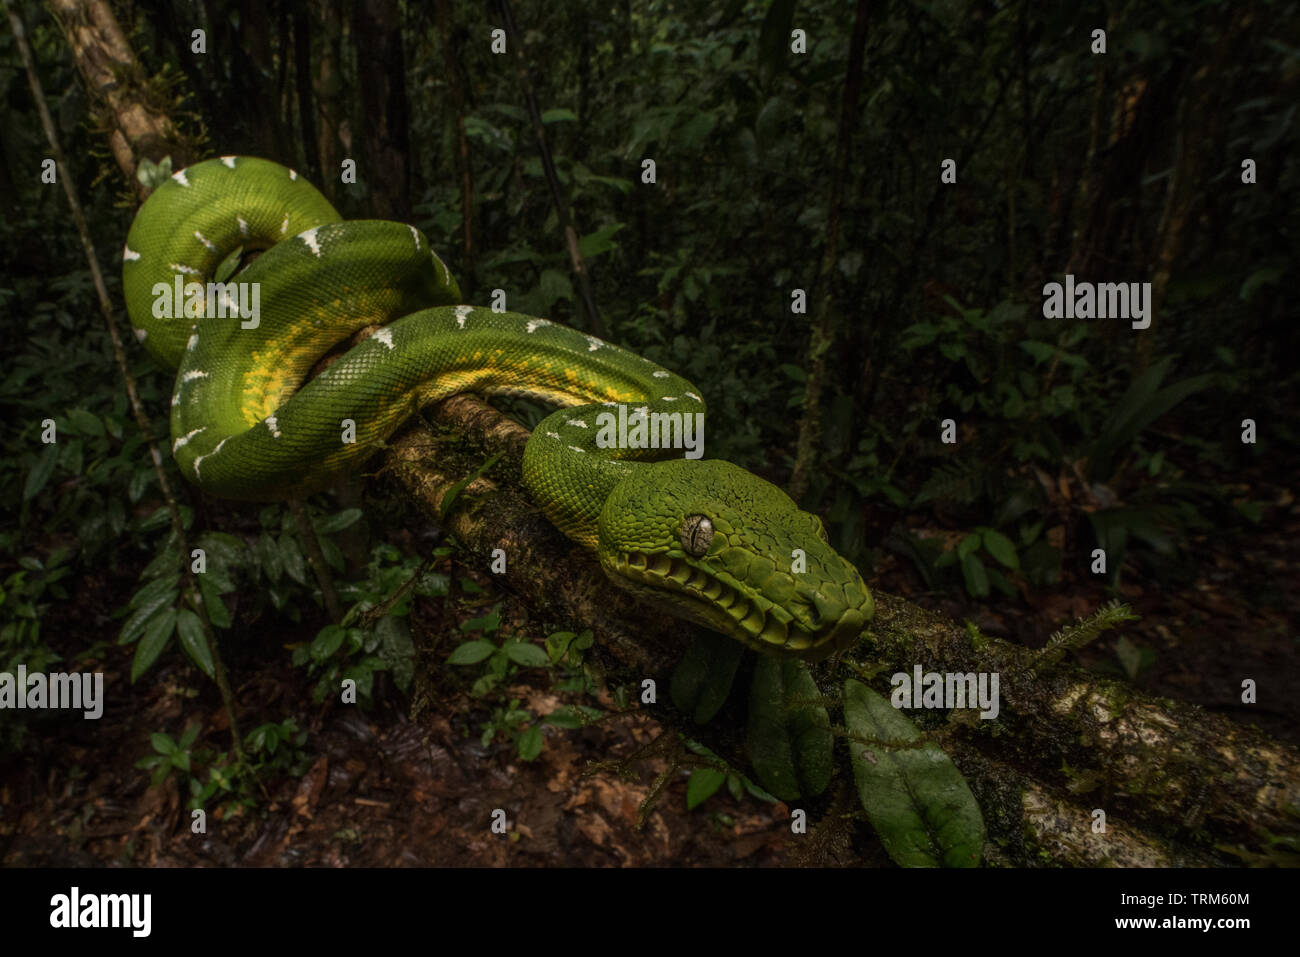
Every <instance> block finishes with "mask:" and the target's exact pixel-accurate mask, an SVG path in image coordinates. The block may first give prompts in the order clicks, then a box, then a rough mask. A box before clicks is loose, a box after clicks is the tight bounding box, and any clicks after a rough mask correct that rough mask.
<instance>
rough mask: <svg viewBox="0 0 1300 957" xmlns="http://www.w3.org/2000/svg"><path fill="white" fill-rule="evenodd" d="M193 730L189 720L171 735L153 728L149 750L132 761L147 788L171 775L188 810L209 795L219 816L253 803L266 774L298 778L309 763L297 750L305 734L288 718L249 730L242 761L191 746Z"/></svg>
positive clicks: (202, 804) (195, 735)
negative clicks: (217, 801) (185, 793)
mask: <svg viewBox="0 0 1300 957" xmlns="http://www.w3.org/2000/svg"><path fill="white" fill-rule="evenodd" d="M199 731H200V726H199V724H198V723H197V722H195V723H191V724H190V725H188V726H187V727H186V728H185V730H184V732H182V733H181V736H180V737H179V738H177V739H173V738H172V737H171V736H170V735H168V734H166V733H164V732H161V731H160V732H155V733H154V734H152V735H150V736H149V743H150V744H151V745H152V746H153V749H154V753H153V754H151V755H148V756H146V757H144V758H141V759H140V760H139V761H137V762H136V765H135V766H136V767H137V768H140V769H141V770H145V771H149V772H151V774H150V778H149V784H150V787H155V788H156V787H159V786H161V785H162V784H163V783H164V782H165V781H167V780H168V779H170V778H172V777H173V776H175V777H176V778H177V780H178V784H179V785H180V786H181V787H183V788H186V789H188V791H189V795H190V796H189V802H188V806H189V809H190V810H197V809H199V808H207V807H208V805H209V802H211V801H212V799H213V798H214V797H219V798H220V807H221V808H222V809H223V810H222V813H223V814H227V815H228V814H230V813H231V812H233V811H236V810H237V809H240V808H251V807H254V806H255V805H256V803H257V802H256V799H255V797H254V793H255V790H256V789H257V788H258V787H260V786H261V782H262V781H264V780H265V779H266V778H267V777H268V776H274V775H280V774H287V775H290V776H291V777H301V776H302V774H303V773H304V772H305V771H306V770H307V768H308V767H309V766H310V764H311V757H310V755H307V754H306V753H305V752H304V751H303V745H304V744H305V743H306V741H307V732H306V731H302V730H299V728H298V725H297V723H296V722H295V721H294V720H293V719H292V718H290V719H288V720H285V721H280V722H268V723H266V724H262V725H259V726H258V727H256V728H254V729H253V730H252V731H251V732H249V734H248V735H247V736H246V737H245V738H244V761H243V762H242V763H240V762H238V761H237V760H234V759H232V758H231V757H230V755H229V753H228V752H226V751H220V752H218V751H216V750H214V749H212V748H195V746H194V745H195V743H196V742H197V740H198V736H199ZM204 772H206V780H204V778H205V774H204Z"/></svg>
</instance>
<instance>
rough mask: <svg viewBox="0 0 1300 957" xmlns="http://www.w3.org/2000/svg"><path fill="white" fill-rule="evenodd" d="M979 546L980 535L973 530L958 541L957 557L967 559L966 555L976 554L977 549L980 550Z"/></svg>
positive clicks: (962, 559)
mask: <svg viewBox="0 0 1300 957" xmlns="http://www.w3.org/2000/svg"><path fill="white" fill-rule="evenodd" d="M979 547H980V537H979V535H977V534H976V533H974V532H971V533H970V534H969V535H967V536H966V537H965V538H963V539H962V540H961V541H960V542H958V543H957V558H958V559H960V560H961V561H965V560H966V556H967V555H974V554H975V553H976V552H977V551H979Z"/></svg>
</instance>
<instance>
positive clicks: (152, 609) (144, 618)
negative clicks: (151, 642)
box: [117, 582, 180, 645]
mask: <svg viewBox="0 0 1300 957" xmlns="http://www.w3.org/2000/svg"><path fill="white" fill-rule="evenodd" d="M150 584H151V585H152V584H156V583H155V582H151V583H150ZM179 595H180V589H179V588H178V587H176V586H175V585H172V586H171V587H169V588H166V589H164V590H162V591H161V592H159V593H157V594H155V595H153V596H152V597H151V598H150V599H149V600H148V601H147V602H144V603H142V604H141V605H140V606H139V607H138V608H136V609H135V611H133V612H132V613H131V616H130V617H129V618H127V620H126V621H125V622H124V623H123V624H122V630H121V631H120V632H119V633H118V638H117V643H118V644H119V645H129V644H130V643H131V642H133V641H135V640H136V639H137V638H139V637H140V636H141V635H142V634H144V631H145V628H146V627H147V626H148V624H149V622H150V621H151V620H152V619H153V617H154V616H155V615H156V614H157V613H158V611H159V609H161V608H164V607H167V606H169V605H175V604H176V599H177V597H178V596H179Z"/></svg>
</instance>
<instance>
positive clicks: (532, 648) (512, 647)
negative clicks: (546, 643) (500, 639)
mask: <svg viewBox="0 0 1300 957" xmlns="http://www.w3.org/2000/svg"><path fill="white" fill-rule="evenodd" d="M503 647H504V648H505V650H506V655H507V657H509V658H510V660H511V661H513V662H514V663H515V664H517V665H523V666H524V667H525V668H545V667H546V666H547V665H549V664H550V663H551V659H550V656H549V655H547V654H546V652H545V651H543V650H542V649H541V648H538V647H537V646H536V645H534V644H530V643H528V642H526V641H517V640H515V641H507V642H506V643H505V645H504V646H503Z"/></svg>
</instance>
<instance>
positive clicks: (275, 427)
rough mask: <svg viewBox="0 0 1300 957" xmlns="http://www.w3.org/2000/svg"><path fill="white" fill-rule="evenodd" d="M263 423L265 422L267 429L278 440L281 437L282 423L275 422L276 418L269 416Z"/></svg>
mask: <svg viewBox="0 0 1300 957" xmlns="http://www.w3.org/2000/svg"><path fill="white" fill-rule="evenodd" d="M262 421H264V422H265V423H266V427H267V428H268V429H270V430H271V435H272V436H274V437H275V438H277V439H278V438H279V437H280V423H278V422H276V421H275V416H273V415H268V416H267V417H266V418H265V419H263V420H262Z"/></svg>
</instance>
